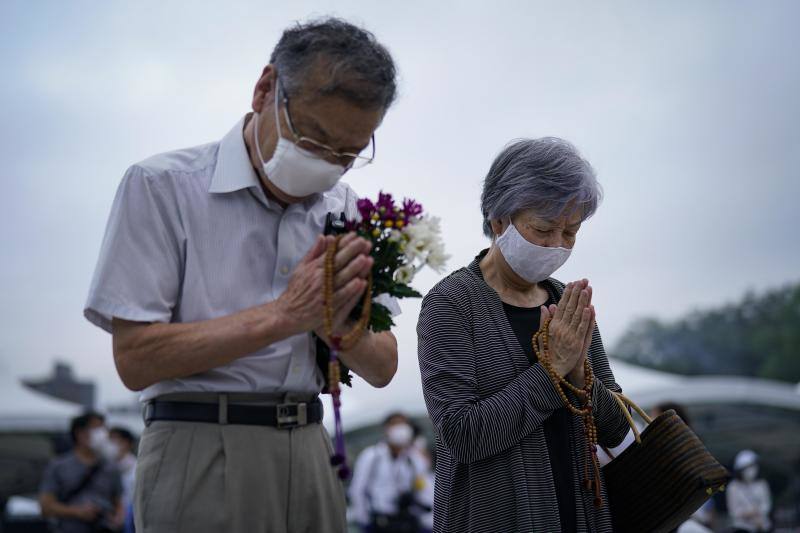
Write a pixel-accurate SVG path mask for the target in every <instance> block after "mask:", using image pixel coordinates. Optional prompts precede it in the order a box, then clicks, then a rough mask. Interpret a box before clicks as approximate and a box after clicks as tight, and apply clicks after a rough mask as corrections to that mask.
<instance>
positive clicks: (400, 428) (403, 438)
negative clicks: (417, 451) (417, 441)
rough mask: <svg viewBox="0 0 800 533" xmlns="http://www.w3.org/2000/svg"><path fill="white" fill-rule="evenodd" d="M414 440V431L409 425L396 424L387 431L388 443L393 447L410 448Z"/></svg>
mask: <svg viewBox="0 0 800 533" xmlns="http://www.w3.org/2000/svg"><path fill="white" fill-rule="evenodd" d="M413 438H414V430H413V429H412V428H411V426H409V425H408V424H394V425H391V426H389V429H387V430H386V441H387V442H388V443H389V444H391V445H392V446H398V447H405V446H408V445H409V444H411V441H412V439H413Z"/></svg>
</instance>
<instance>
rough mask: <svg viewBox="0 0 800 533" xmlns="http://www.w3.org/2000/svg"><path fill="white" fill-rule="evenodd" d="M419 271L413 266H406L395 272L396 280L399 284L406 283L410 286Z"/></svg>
mask: <svg viewBox="0 0 800 533" xmlns="http://www.w3.org/2000/svg"><path fill="white" fill-rule="evenodd" d="M416 272H417V270H416V269H415V268H414V267H413V266H412V265H404V266H401V267H400V268H398V269H397V270H395V272H394V280H395V281H396V282H397V283H405V284H406V285H408V284H409V283H411V280H413V279H414V274H416Z"/></svg>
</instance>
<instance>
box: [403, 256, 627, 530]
mask: <svg viewBox="0 0 800 533" xmlns="http://www.w3.org/2000/svg"><path fill="white" fill-rule="evenodd" d="M478 260H479V259H476V260H475V261H473V262H472V264H470V265H469V266H468V267H466V268H462V269H460V270H457V271H455V272H453V273H452V274H450V275H449V276H448V277H446V278H445V279H443V280H442V281H440V282H439V283H438V284H437V285H436V286H435V287H434V288H433V289H432V290H431V291H430V292H429V293H428V295H427V296H426V297H425V299H424V300H423V302H422V311H421V313H420V317H419V323H418V325H417V334H418V337H419V365H420V370H421V374H422V386H423V391H424V394H425V403H426V405H427V408H428V413H429V414H430V417H431V420H432V421H433V424H434V426H435V428H436V458H437V465H436V489H435V503H434V532H435V533H444V532H448V533H467V532H475V533H478V532H502V533H511V532H515V531H525V532H536V533H540V532H541V533H554V532H560V531H561V526H560V521H559V516H558V502H557V500H556V493H555V489H554V485H553V478H552V473H551V468H550V464H549V461H548V451H547V443H546V441H545V437H544V431H543V429H542V423H543V421H544V420H545V419H546V418H547V417H548V416H549V415H550V414H551V413H552V412H553V411H554V410H555V409H557V408H559V407H562V403H561V399H560V397H559V395H558V393H557V392H556V390H555V388H554V387H553V385H552V384H551V382H550V379H549V377H548V375H547V373H546V371H545V370H544V368H543V367H542V366H541V365H540V364H539V363H536V364H535V365H533V366H531V364H530V362H529V361H528V359H527V357H526V356H525V353H524V352H523V350H522V348H521V347H520V345H519V341H518V340H517V337H516V336H515V335H514V331H513V330H512V328H511V325H510V324H509V322H508V320H507V319H506V314H505V311H504V310H503V305H502V302H501V301H500V298H499V297H498V295H497V293H496V292H495V291H494V289H492V288H491V287H489V285H487V284H486V282H485V281H484V280H483V276H482V275H481V271H480V267H479V266H478ZM544 285H545V287H546V288H547V290H548V292H549V293H550V296H551V297H552V298H553V299H554V300H555V301H558V300H559V299H560V295H561V293H562V291H563V289H564V284H563V283H561V282H559V281H556V280H554V279H552V278H551V279H548V280H547V281H546V282H544ZM589 359H590V361H591V364H592V369H593V371H594V374H595V377H596V379H595V386H594V391H593V394H594V398H595V400H594V403H595V411H594V416H595V420H596V423H597V424H596V425H597V430H598V440H599V441H600V444H603V445H605V446H608V447H613V446H617V445H619V444H620V443H621V442H622V439H623V438H624V437H625V435H626V434H627V431H628V425H627V423H626V421H625V418H624V417H623V415H622V413H621V412H620V411H619V408H618V406H617V404H616V403H615V402H614V399H613V397H612V395H611V393H610V392H609V389H612V390H615V391H620V390H621V389H620V387H619V385H617V384H616V383H615V382H614V376H613V374H612V373H611V369H610V368H609V365H608V359H607V358H606V354H605V351H604V349H603V343H602V340H601V339H600V334H599V332H598V331H597V330H596V329H595V331H594V334H593V337H592V342H591V347H590V349H589ZM570 438H571V440H572V442H573V450H574V459H575V460H574V461H573V479H574V482H575V495H576V496H575V498H576V499H575V510H576V513H577V524H578V531H580V532H608V531H611V530H612V529H611V517H610V514H609V510H608V509H609V508H608V504H607V503H605V504H604V506H603V507H602V508H600V509H595V508H594V506H593V505H592V499H593V493H592V492H589V491H585V490H583V489H582V488H581V487H580V480H581V479H582V478H583V469H584V461H585V451H586V439H585V437H584V433H583V423H582V422H581V421H580V420H579V419H578V418H577V417H574V418H573V424H572V427H571V430H570ZM602 491H603V498H604V499H606V500H607V497H606V490H605V485H604V484H603V488H602Z"/></svg>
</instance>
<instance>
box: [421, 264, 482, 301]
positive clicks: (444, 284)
mask: <svg viewBox="0 0 800 533" xmlns="http://www.w3.org/2000/svg"><path fill="white" fill-rule="evenodd" d="M480 281H481V280H480V278H479V277H478V276H476V275H475V273H474V272H472V270H470V268H469V267H462V268H459V269H458V270H454V271H453V272H451V273H450V274H448V275H447V276H445V277H444V278H443V279H441V280H439V282H438V283H437V284H436V285H434V286H433V288H432V289H431V290H430V291H429V292H428V294H427V295H426V298H428V297H437V296H438V297H441V296H444V297H448V298H452V299H453V300H454V301H461V300H462V299H463V297H464V295H465V291H466V292H473V291H475V290H477V289H479V287H480V283H479V282H480Z"/></svg>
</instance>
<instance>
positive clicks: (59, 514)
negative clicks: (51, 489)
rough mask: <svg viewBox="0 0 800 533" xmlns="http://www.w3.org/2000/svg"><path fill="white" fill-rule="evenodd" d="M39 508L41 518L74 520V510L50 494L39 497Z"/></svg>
mask: <svg viewBox="0 0 800 533" xmlns="http://www.w3.org/2000/svg"><path fill="white" fill-rule="evenodd" d="M39 506H40V507H41V508H42V516H45V517H53V518H75V512H74V509H73V508H72V507H71V506H69V505H66V504H63V503H61V502H60V501H58V500H57V499H56V497H55V496H53V495H52V494H42V495H41V496H39Z"/></svg>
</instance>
